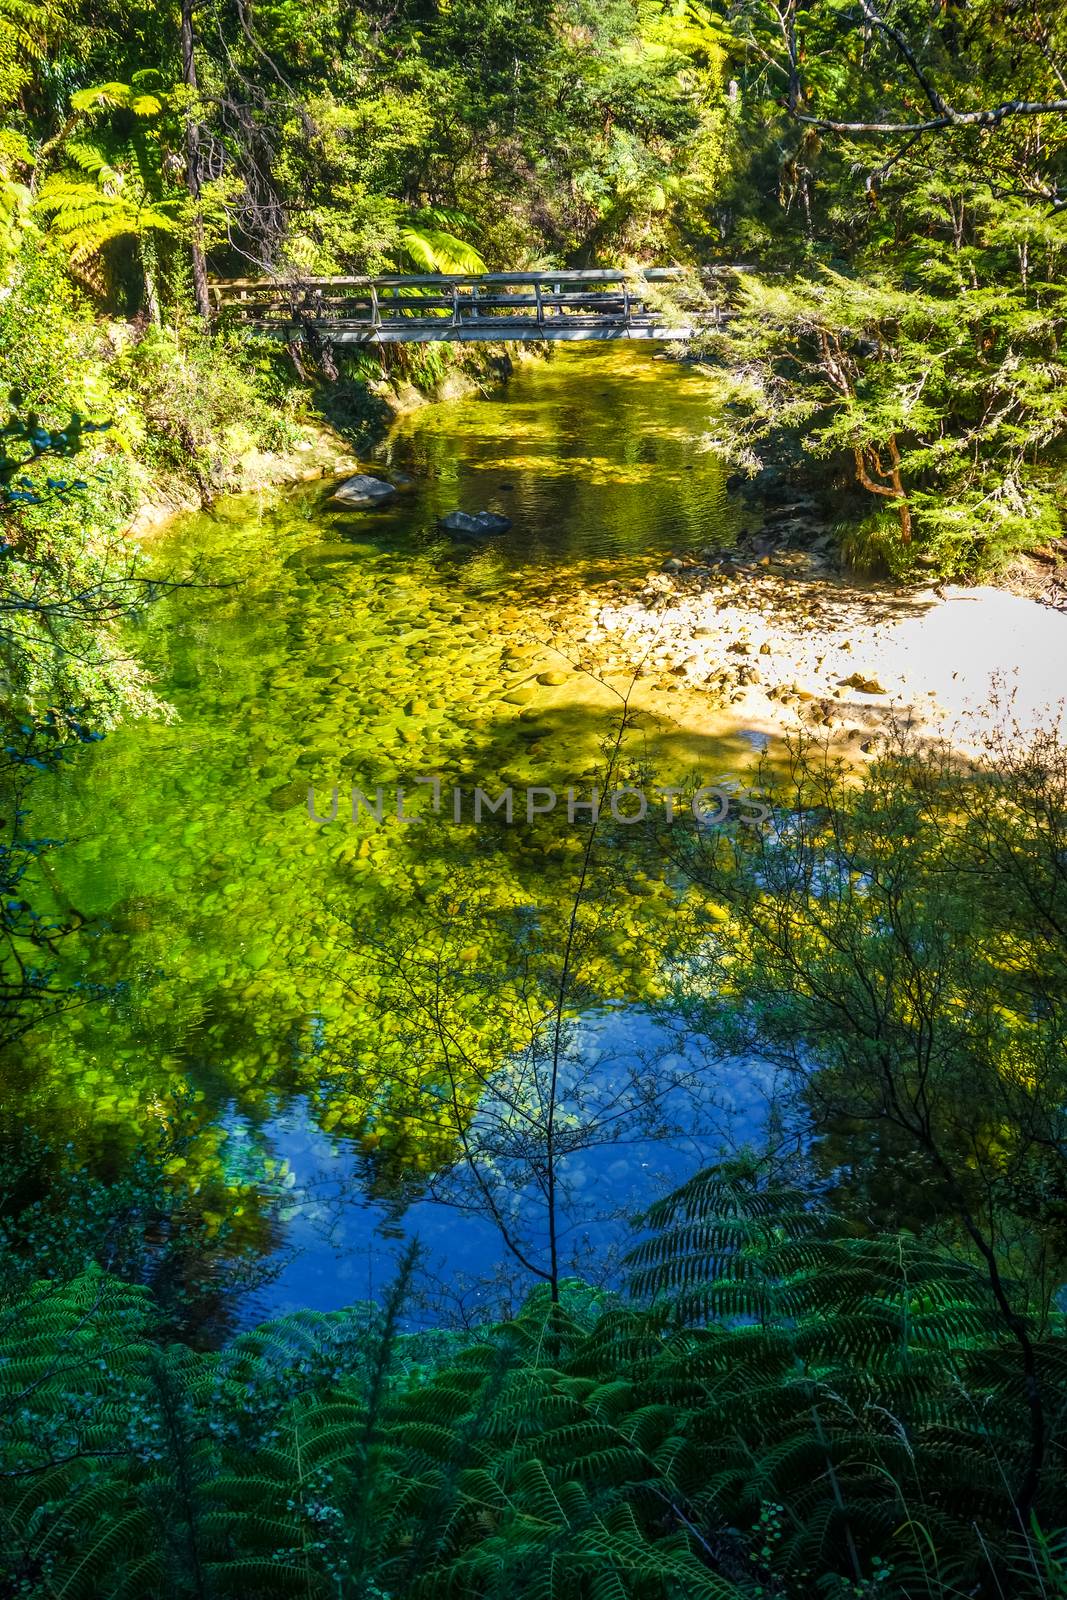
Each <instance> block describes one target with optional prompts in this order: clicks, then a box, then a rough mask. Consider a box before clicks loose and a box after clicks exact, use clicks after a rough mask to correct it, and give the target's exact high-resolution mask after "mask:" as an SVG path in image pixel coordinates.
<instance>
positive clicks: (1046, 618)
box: [557, 551, 1067, 756]
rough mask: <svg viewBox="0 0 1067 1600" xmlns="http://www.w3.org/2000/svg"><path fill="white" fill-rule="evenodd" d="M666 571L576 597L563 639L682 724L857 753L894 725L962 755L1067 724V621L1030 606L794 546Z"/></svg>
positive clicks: (640, 700)
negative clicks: (899, 577)
mask: <svg viewBox="0 0 1067 1600" xmlns="http://www.w3.org/2000/svg"><path fill="white" fill-rule="evenodd" d="M665 566H666V568H668V569H673V570H664V571H657V572H650V573H648V574H647V575H646V576H645V578H644V579H643V580H641V581H640V582H638V583H636V584H631V585H628V586H625V585H621V584H618V585H615V584H610V585H606V586H603V587H601V588H600V589H599V590H598V591H596V592H595V593H594V592H587V593H585V594H584V595H583V596H581V597H575V599H574V600H573V601H572V602H570V603H569V604H568V605H566V606H565V607H563V608H562V609H561V614H560V616H559V618H558V620H557V634H558V637H559V638H561V639H571V640H572V641H573V646H572V647H573V648H574V649H575V650H576V652H577V654H578V656H579V658H580V660H581V662H582V664H583V666H584V667H585V668H586V670H588V671H590V672H593V673H596V672H600V671H603V672H605V673H606V674H607V676H608V677H609V679H610V680H611V681H612V682H613V684H614V685H615V686H616V687H619V686H620V685H621V684H622V683H623V682H624V680H625V679H626V677H627V675H633V674H636V678H635V683H634V701H635V703H636V704H638V705H639V706H641V707H642V708H644V709H646V710H648V711H651V712H653V713H655V714H656V715H657V716H661V717H664V718H665V719H667V720H668V721H670V722H672V723H674V724H675V725H676V726H677V727H678V728H679V729H680V730H683V731H684V730H686V729H690V730H692V731H694V732H696V731H706V730H708V729H709V728H710V727H712V726H714V727H715V728H716V729H717V730H718V731H719V732H726V731H727V730H728V729H729V728H730V727H731V726H734V727H743V728H744V729H746V730H749V731H750V732H752V733H757V734H759V735H761V736H763V737H764V738H766V739H772V738H775V737H778V738H784V737H787V736H791V735H793V736H795V735H796V734H798V733H799V732H801V731H808V732H816V733H817V734H818V736H819V737H820V738H824V739H826V740H827V741H828V742H829V743H830V744H831V745H833V746H835V747H837V748H839V749H841V750H843V751H845V752H847V753H849V754H854V755H857V756H861V755H864V756H872V755H874V754H875V753H876V752H877V750H878V748H879V744H880V741H881V739H882V737H883V736H885V735H887V734H888V733H890V731H891V730H893V729H895V728H899V727H900V726H901V725H902V724H906V725H907V726H908V727H909V728H910V729H912V730H913V731H914V733H915V734H917V735H918V736H919V737H920V738H933V737H937V736H947V737H948V738H949V739H950V740H951V741H952V742H953V743H954V744H955V745H957V746H958V747H961V748H967V749H976V748H980V746H981V744H982V742H983V741H984V740H985V739H988V738H989V737H990V736H992V735H993V734H994V733H995V732H996V731H997V730H1001V731H1004V732H1006V733H1008V734H1012V735H1014V734H1020V735H1023V736H1025V735H1026V734H1027V733H1030V732H1033V731H1034V730H1035V729H1037V728H1039V727H1043V726H1048V725H1049V724H1055V725H1056V726H1057V727H1058V728H1059V729H1060V730H1061V732H1065V733H1067V711H1065V706H1064V701H1063V694H1064V684H1065V682H1067V615H1065V614H1064V613H1063V612H1061V611H1059V610H1056V609H1054V608H1052V607H1050V606H1048V605H1045V604H1042V603H1041V602H1040V601H1038V600H1035V599H1032V598H1029V597H1027V596H1024V595H1020V594H1015V593H1011V592H1010V591H1008V590H1005V589H998V588H993V587H990V586H983V587H977V588H963V587H957V586H947V587H942V586H938V587H937V588H926V589H908V590H901V589H891V588H889V587H888V586H886V585H879V584H875V583H870V584H859V583H856V582H855V581H853V580H850V579H848V578H847V577H844V576H842V575H840V574H839V573H837V572H834V571H832V570H831V567H830V562H829V560H828V558H827V557H826V556H825V555H821V554H818V553H811V552H803V551H781V552H779V553H778V554H777V555H776V556H774V557H770V556H763V557H756V558H752V559H749V560H741V559H739V560H736V561H734V560H731V559H729V558H725V557H724V558H719V559H717V560H716V561H715V562H714V564H704V563H691V564H687V563H683V562H681V561H679V560H677V559H674V560H669V561H668V562H667V563H665Z"/></svg>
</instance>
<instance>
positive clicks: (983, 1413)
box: [0, 1167, 1067, 1600]
mask: <svg viewBox="0 0 1067 1600" xmlns="http://www.w3.org/2000/svg"><path fill="white" fill-rule="evenodd" d="M645 1223H646V1228H647V1237H645V1238H644V1239H643V1240H642V1242H641V1243H639V1244H638V1246H637V1247H636V1249H635V1251H634V1253H633V1258H632V1266H633V1270H634V1275H635V1284H636V1288H635V1292H634V1295H633V1296H632V1298H631V1299H630V1300H629V1301H628V1302H623V1301H619V1300H611V1299H609V1300H607V1301H604V1300H603V1299H598V1297H596V1296H594V1295H592V1294H591V1293H589V1292H588V1291H585V1290H584V1289H581V1288H580V1287H579V1286H568V1288H567V1289H566V1291H565V1293H564V1295H563V1300H562V1304H560V1305H554V1304H553V1303H552V1301H551V1298H550V1297H549V1296H548V1295H547V1294H546V1293H545V1292H544V1291H543V1290H538V1291H536V1292H535V1293H534V1294H532V1295H531V1296H530V1298H529V1300H528V1301H527V1303H526V1305H525V1307H524V1309H523V1311H522V1313H521V1314H520V1316H519V1317H518V1318H516V1319H515V1320H514V1321H513V1322H511V1323H507V1324H504V1325H502V1326H500V1327H497V1328H491V1329H487V1330H485V1332H484V1333H483V1334H482V1335H481V1336H480V1337H467V1338H465V1339H462V1340H461V1339H459V1338H458V1336H447V1337H443V1338H442V1337H436V1338H430V1339H426V1338H424V1337H422V1336H420V1337H417V1338H416V1337H413V1336H406V1335H405V1336H401V1335H400V1334H399V1332H398V1326H399V1323H398V1319H399V1314H400V1309H401V1305H402V1302H403V1298H404V1294H405V1287H406V1276H405V1275H404V1274H402V1275H401V1279H400V1281H399V1282H398V1285H397V1288H396V1290H395V1292H394V1294H393V1296H392V1297H391V1299H390V1301H389V1302H388V1303H387V1304H386V1306H384V1307H383V1308H380V1309H375V1308H373V1307H354V1308H352V1309H351V1310H350V1311H348V1312H344V1313H340V1314H337V1315H334V1316H330V1317H317V1316H313V1315H310V1314H308V1313H302V1314H299V1315H297V1316H295V1317H291V1318H286V1319H282V1320H280V1321H278V1322H275V1323H272V1324H268V1325H266V1326H265V1327H264V1328H261V1329H257V1330H255V1331H254V1332H252V1333H250V1334H245V1335H242V1336H241V1337H240V1338H239V1339H237V1340H236V1341H235V1342H234V1343H233V1344H232V1345H231V1346H230V1347H229V1348H228V1349H227V1350H224V1351H222V1352H221V1353H219V1354H216V1355H203V1354H196V1353H194V1352H191V1351H188V1350H185V1349H181V1348H177V1347H169V1348H168V1347H165V1346H163V1345H161V1344H160V1342H159V1339H158V1335H157V1331H156V1329H155V1327H154V1324H153V1316H152V1308H151V1304H150V1301H149V1299H148V1297H147V1295H146V1294H145V1293H144V1291H142V1290H138V1289H132V1288H130V1287H128V1286H125V1285H122V1284H119V1283H116V1282H115V1281H114V1280H112V1279H110V1278H107V1277H105V1276H104V1275H102V1274H100V1273H96V1272H94V1273H89V1274H86V1275H85V1276H84V1277H82V1278H80V1279H78V1280H77V1281H76V1282H75V1283H73V1284H70V1285H67V1286H64V1287H61V1288H54V1287H50V1286H39V1287H38V1289H36V1290H35V1291H34V1292H33V1294H32V1295H30V1296H29V1297H27V1298H26V1299H25V1300H24V1301H22V1302H20V1303H19V1304H18V1305H13V1306H11V1307H9V1308H8V1310H7V1312H6V1313H4V1314H3V1315H2V1316H0V1518H2V1522H3V1526H4V1528H5V1530H6V1534H7V1537H6V1538H5V1540H4V1541H3V1547H4V1552H5V1553H4V1557H3V1560H4V1561H5V1562H6V1563H7V1564H6V1567H0V1584H3V1583H5V1582H6V1584H7V1586H8V1588H10V1589H11V1590H12V1591H13V1592H18V1593H20V1594H25V1595H29V1596H40V1597H41V1600H43V1597H44V1596H45V1595H47V1596H49V1597H50V1600H54V1597H55V1596H57V1595H63V1596H66V1597H69V1600H77V1597H79V1596H82V1595H85V1596H90V1595H97V1594H104V1593H106V1594H108V1595H113V1596H115V1597H118V1596H123V1597H130V1600H134V1597H141V1596H144V1597H145V1600H149V1597H151V1600H155V1597H156V1596H159V1597H162V1596H164V1595H165V1596H167V1600H172V1597H173V1600H182V1597H184V1596H201V1595H212V1596H216V1595H218V1596H230V1595H232V1596H235V1597H236V1596H248V1595H255V1596H256V1597H257V1600H270V1597H271V1596H274V1595H279V1596H281V1595H289V1594H297V1595H301V1596H303V1597H304V1600H318V1597H320V1596H321V1597H322V1600H327V1597H333V1600H336V1597H338V1596H349V1595H351V1596H353V1597H355V1596H360V1597H367V1596H374V1595H377V1596H387V1597H389V1600H425V1597H431V1596H432V1597H440V1596H455V1597H463V1600H468V1597H470V1600H493V1597H500V1600H503V1597H505V1596H506V1597H507V1600H513V1597H515V1596H518V1595H521V1596H522V1597H523V1600H526V1597H528V1596H540V1597H543V1600H601V1597H602V1600H677V1597H678V1596H680V1595H686V1596H690V1595H694V1596H705V1597H707V1600H738V1597H742V1596H748V1597H752V1600H755V1597H756V1596H759V1595H764V1596H766V1595H775V1596H780V1597H789V1600H793V1597H796V1600H802V1597H805V1596H807V1595H809V1594H813V1593H815V1592H825V1593H828V1594H840V1595H844V1594H846V1593H848V1594H851V1595H858V1594H864V1593H866V1592H868V1590H872V1589H873V1588H877V1592H878V1593H879V1594H881V1595H886V1596H899V1597H900V1600H904V1597H907V1600H916V1597H919V1600H922V1597H931V1600H932V1597H934V1596H937V1597H947V1596H948V1595H950V1594H956V1593H971V1592H978V1590H979V1589H980V1588H981V1586H982V1585H983V1584H987V1583H988V1581H989V1579H990V1574H991V1573H992V1574H995V1575H996V1581H997V1582H1000V1583H1001V1585H1002V1587H1004V1586H1005V1585H1010V1589H1011V1592H1012V1593H1013V1594H1017V1595H1020V1596H1024V1595H1032V1596H1034V1597H1036V1596H1038V1595H1044V1594H1051V1593H1057V1592H1059V1589H1058V1588H1057V1587H1056V1586H1057V1584H1060V1583H1061V1579H1062V1572H1061V1568H1062V1554H1061V1552H1062V1548H1063V1539H1064V1530H1063V1525H1062V1517H1061V1515H1060V1507H1059V1498H1058V1492H1059V1485H1060V1482H1061V1481H1062V1476H1063V1455H1064V1447H1065V1442H1067V1441H1065V1437H1064V1424H1063V1421H1062V1419H1063V1418H1064V1416H1065V1415H1067V1405H1065V1399H1067V1339H1065V1338H1064V1334H1063V1330H1062V1328H1061V1327H1060V1326H1059V1325H1058V1324H1057V1325H1056V1326H1055V1327H1054V1328H1053V1329H1052V1331H1051V1333H1050V1334H1049V1335H1048V1337H1047V1338H1046V1339H1045V1340H1044V1341H1043V1342H1038V1343H1036V1344H1035V1350H1036V1360H1037V1363H1038V1368H1039V1378H1040V1382H1041V1384H1042V1386H1043V1389H1044V1392H1045V1396H1046V1417H1047V1420H1048V1432H1049V1437H1048V1441H1047V1450H1046V1461H1045V1469H1044V1474H1043V1477H1042V1481H1041V1485H1040V1490H1039V1495H1038V1504H1037V1508H1036V1513H1035V1515H1036V1520H1035V1523H1034V1526H1033V1529H1032V1530H1031V1531H1030V1532H1029V1533H1028V1535H1027V1538H1026V1540H1025V1541H1023V1540H1022V1539H1021V1536H1020V1534H1019V1531H1018V1529H1017V1527H1016V1528H1015V1530H1014V1532H1013V1527H1012V1524H1013V1514H1014V1513H1013V1506H1012V1502H1011V1492H1010V1485H1011V1484H1012V1483H1013V1482H1014V1481H1016V1475H1017V1473H1018V1470H1019V1467H1020V1463H1021V1461H1022V1460H1023V1458H1024V1456H1025V1453H1026V1449H1027V1436H1026V1430H1025V1427H1024V1426H1023V1419H1024V1417H1025V1414H1026V1413H1025V1406H1024V1404H1023V1399H1024V1393H1023V1386H1024V1378H1023V1374H1022V1372H1021V1369H1020V1366H1019V1362H1018V1357H1017V1354H1016V1348H1015V1345H1014V1343H1013V1341H1012V1339H1011V1338H1010V1337H1009V1336H1008V1332H1007V1331H1006V1330H1005V1329H1004V1327H1003V1326H1002V1324H1001V1323H999V1322H998V1320H997V1318H996V1316H995V1315H994V1312H993V1310H992V1308H991V1306H990V1304H989V1300H988V1292H987V1288H986V1285H985V1283H984V1281H983V1280H982V1278H981V1276H980V1275H979V1274H978V1273H977V1272H975V1271H973V1270H972V1269H971V1268H969V1267H968V1266H966V1265H965V1264H961V1263H960V1262H958V1261H955V1260H952V1259H950V1258H946V1257H944V1256H942V1255H940V1254H937V1253H935V1252H933V1251H930V1250H928V1249H926V1248H925V1247H923V1246H921V1245H920V1244H919V1243H918V1242H917V1241H915V1240H913V1239H910V1238H907V1237H900V1238H865V1237H860V1236H858V1235H857V1234H856V1233H855V1231H854V1229H853V1228H851V1227H850V1226H849V1225H847V1224H846V1223H845V1222H844V1221H842V1220H841V1219H839V1218H837V1217H835V1216H833V1215H832V1214H831V1213H829V1212H827V1211H826V1210H825V1209H823V1208H822V1207H821V1206H819V1205H818V1204H815V1203H812V1202H809V1201H808V1200H806V1199H805V1198H804V1197H803V1196H801V1195H799V1194H797V1193H796V1192H794V1191H791V1190H788V1189H785V1188H775V1187H767V1186H762V1185H761V1184H760V1183H758V1182H757V1181H756V1179H755V1177H754V1176H753V1175H752V1173H751V1172H749V1171H747V1170H745V1169H744V1168H736V1167H735V1168H727V1169H723V1170H719V1171H715V1172H711V1173H705V1174H701V1175H700V1176H699V1177H698V1178H696V1179H694V1180H693V1182H692V1183H690V1184H688V1185H686V1186H685V1187H684V1188H683V1189H682V1190H680V1191H679V1192H678V1193H677V1194H675V1195H673V1196H670V1197H669V1198H668V1199H667V1200H665V1201H664V1202H662V1203H661V1204H660V1205H658V1206H655V1207H653V1208H652V1210H651V1211H650V1213H649V1214H648V1217H647V1218H646V1219H645ZM1005 1592H1007V1591H1005Z"/></svg>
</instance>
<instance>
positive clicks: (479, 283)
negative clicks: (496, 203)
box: [211, 267, 707, 342]
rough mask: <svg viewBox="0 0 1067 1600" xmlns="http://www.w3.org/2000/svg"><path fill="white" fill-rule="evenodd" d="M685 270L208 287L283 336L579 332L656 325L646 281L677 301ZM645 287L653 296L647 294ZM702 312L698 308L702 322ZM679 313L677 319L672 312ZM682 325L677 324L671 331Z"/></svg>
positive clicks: (219, 308)
mask: <svg viewBox="0 0 1067 1600" xmlns="http://www.w3.org/2000/svg"><path fill="white" fill-rule="evenodd" d="M689 278H690V275H689V273H687V272H686V271H685V269H683V268H677V267H651V268H648V269H646V270H645V271H644V272H643V273H641V274H640V276H635V275H633V274H630V273H626V272H624V271H622V270H621V269H617V268H593V269H586V270H573V271H569V272H567V271H549V272H486V273H477V274H433V275H430V274H411V275H406V274H394V275H388V276H383V277H375V278H369V277H350V278H346V277H338V278H304V279H301V280H299V281H295V280H294V281H291V282H285V281H282V280H266V281H264V280H254V279H234V280H230V281H228V282H216V283H214V284H212V285H211V295H212V300H213V304H214V307H215V310H216V312H217V313H223V312H229V313H230V314H231V315H233V316H235V317H236V319H237V320H238V321H240V322H242V323H244V324H246V325H248V326H251V327H254V328H256V329H257V330H259V331H260V332H265V333H279V334H283V335H287V336H291V335H292V333H293V332H295V331H297V330H299V329H300V328H302V327H306V326H308V325H311V326H313V327H315V328H316V330H317V331H319V333H320V334H321V335H323V336H325V337H326V338H330V337H331V335H333V336H340V337H345V338H348V339H353V338H355V339H361V338H362V339H366V340H367V341H368V342H370V341H374V340H378V339H389V338H390V337H392V338H400V339H403V338H405V337H409V338H415V337H417V338H426V337H433V338H449V337H460V338H462V337H470V336H475V337H482V338H485V337H489V336H492V337H495V338H498V339H514V338H534V339H536V338H539V337H544V338H552V337H559V336H568V337H580V336H581V335H582V333H583V330H585V331H589V332H595V331H600V332H604V331H607V330H610V329H612V328H618V329H626V330H630V331H633V330H640V329H651V328H654V327H655V328H663V327H664V326H665V325H666V324H667V322H668V321H669V320H670V319H668V318H665V316H664V313H663V312H662V311H661V310H659V309H658V308H657V307H656V305H655V304H654V303H653V298H654V286H655V285H657V284H663V285H665V286H666V285H677V286H678V290H677V291H676V296H677V295H678V294H680V297H681V301H682V302H684V300H685V298H686V296H685V285H686V283H687V282H688V281H689ZM646 285H647V286H651V287H653V296H652V297H650V296H649V294H648V293H647V292H646ZM706 316H707V312H706V311H705V312H704V313H703V318H704V319H706ZM675 320H677V319H675ZM679 331H681V330H679Z"/></svg>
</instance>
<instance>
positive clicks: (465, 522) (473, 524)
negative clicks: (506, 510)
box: [437, 511, 511, 539]
mask: <svg viewBox="0 0 1067 1600" xmlns="http://www.w3.org/2000/svg"><path fill="white" fill-rule="evenodd" d="M437 525H438V527H439V528H442V529H443V530H444V532H445V533H451V534H452V535H453V536H454V537H455V538H457V539H492V538H494V537H495V535H496V534H498V533H507V531H508V529H509V528H510V527H511V518H510V517H502V516H500V515H499V514H498V513H497V512H495V511H473V512H472V511H450V512H449V513H448V515H447V517H442V518H441V519H440V521H439V522H438V524H437Z"/></svg>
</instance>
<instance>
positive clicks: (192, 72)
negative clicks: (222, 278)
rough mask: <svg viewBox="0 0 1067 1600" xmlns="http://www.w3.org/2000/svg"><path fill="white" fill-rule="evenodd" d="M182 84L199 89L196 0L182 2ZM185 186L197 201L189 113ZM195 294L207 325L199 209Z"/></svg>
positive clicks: (194, 128) (194, 134)
mask: <svg viewBox="0 0 1067 1600" xmlns="http://www.w3.org/2000/svg"><path fill="white" fill-rule="evenodd" d="M182 81H183V82H184V84H185V86H186V88H188V89H195V88H196V86H197V84H196V56H195V55H194V53H193V0H182ZM194 110H195V108H194ZM185 185H186V188H187V189H188V191H189V194H190V196H191V198H192V199H193V200H198V199H199V198H200V128H199V125H198V123H197V120H196V116H195V114H190V116H189V119H188V121H187V123H186V125H185ZM193 293H194V295H195V297H196V310H197V315H198V316H201V317H203V318H204V320H205V322H206V321H207V319H208V318H209V317H210V315H211V300H210V298H209V296H208V292H207V262H206V260H205V259H204V233H203V225H202V223H201V220H200V213H199V210H197V212H196V215H195V217H194V220H193Z"/></svg>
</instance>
